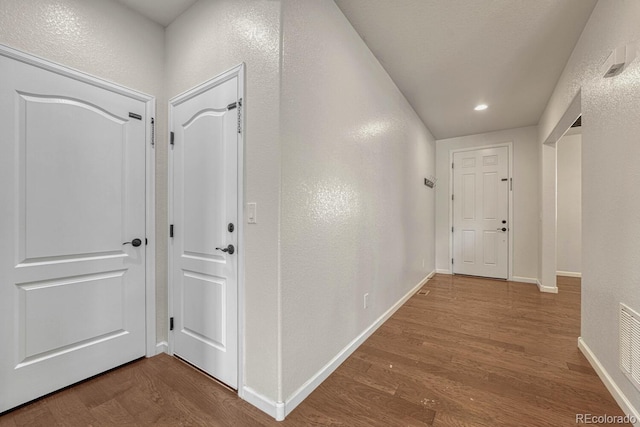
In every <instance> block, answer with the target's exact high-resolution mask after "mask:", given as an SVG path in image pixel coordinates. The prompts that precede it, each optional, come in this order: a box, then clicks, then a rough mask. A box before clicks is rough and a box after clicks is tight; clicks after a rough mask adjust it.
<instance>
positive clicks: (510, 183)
mask: <svg viewBox="0 0 640 427" xmlns="http://www.w3.org/2000/svg"><path fill="white" fill-rule="evenodd" d="M509 191H513V178H509Z"/></svg>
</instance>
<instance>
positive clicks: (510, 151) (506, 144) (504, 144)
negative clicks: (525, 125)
mask: <svg viewBox="0 0 640 427" xmlns="http://www.w3.org/2000/svg"><path fill="white" fill-rule="evenodd" d="M501 147H507V151H508V156H507V157H508V159H509V180H510V181H509V183H510V185H513V184H512V180H513V141H508V142H502V143H497V144H491V145H480V146H477V147H465V148H456V149H452V150H449V164H452V163H453V155H454V154H455V153H460V152H464V151H476V150H484V149H486V148H501ZM513 193H514V191H513V187H511V189H510V190H509V202H508V203H509V208H508V209H509V247H508V249H507V258H508V262H507V263H508V266H507V280H513V278H512V274H513V235H514V234H515V230H516V227H515V226H514V221H513ZM452 194H453V168H449V228H448V229H447V230H451V227H453V200H451V195H452ZM447 232H448V233H449V259H448V262H449V271H450V272H451V273H449V274H453V263H452V262H451V260H452V259H453V233H451V232H450V231H447Z"/></svg>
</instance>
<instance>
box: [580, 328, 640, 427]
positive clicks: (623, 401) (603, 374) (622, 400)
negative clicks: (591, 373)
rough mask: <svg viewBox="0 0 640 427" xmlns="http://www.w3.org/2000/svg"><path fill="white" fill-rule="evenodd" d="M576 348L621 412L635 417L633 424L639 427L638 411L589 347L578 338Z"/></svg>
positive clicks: (639, 411)
mask: <svg viewBox="0 0 640 427" xmlns="http://www.w3.org/2000/svg"><path fill="white" fill-rule="evenodd" d="M578 348H579V349H580V351H581V352H582V354H584V357H586V358H587V360H588V361H589V363H590V364H591V366H592V367H593V369H594V370H595V371H596V373H597V374H598V376H599V377H600V379H601V380H602V382H603V383H604V385H605V387H607V390H609V393H611V395H612V396H613V398H614V399H615V400H616V402H617V403H618V405H619V406H620V408H621V409H622V411H623V412H624V413H625V414H627V415H629V416H630V417H635V419H636V422H635V423H634V426H635V427H640V410H638V408H635V407H634V406H633V404H632V403H631V402H630V401H629V399H627V396H625V394H624V393H623V392H622V390H620V387H618V385H617V384H616V383H615V381H614V380H613V378H611V375H609V373H608V372H607V370H606V369H605V367H604V366H603V365H602V363H600V360H598V358H597V357H596V355H595V354H593V352H592V351H591V349H590V348H589V346H588V345H587V343H586V342H584V339H582V337H579V338H578Z"/></svg>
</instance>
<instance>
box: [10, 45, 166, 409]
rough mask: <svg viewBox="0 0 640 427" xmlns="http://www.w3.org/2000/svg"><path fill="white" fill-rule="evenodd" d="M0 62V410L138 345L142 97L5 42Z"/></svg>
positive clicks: (142, 256)
mask: <svg viewBox="0 0 640 427" xmlns="http://www.w3.org/2000/svg"><path fill="white" fill-rule="evenodd" d="M0 74H1V75H2V85H0V129H2V133H1V134H0V144H1V146H2V153H3V155H2V156H0V200H1V201H2V203H1V204H0V236H1V238H0V342H2V346H0V412H1V411H4V410H7V409H10V408H12V407H15V406H17V405H19V404H22V403H25V402H27V401H30V400H32V399H34V398H37V397H39V396H42V395H44V394H46V393H49V392H52V391H55V390H57V389H59V388H62V387H65V386H68V385H70V384H73V383H75V382H77V381H80V380H83V379H85V378H88V377H90V376H93V375H95V374H98V373H100V372H103V371H105V370H108V369H111V368H114V367H116V366H119V365H121V364H123V363H126V362H129V361H131V360H134V359H136V358H138V357H141V356H144V355H145V354H146V353H147V349H148V346H147V345H146V344H147V343H146V334H147V331H146V330H145V329H146V326H147V325H146V316H147V311H146V310H145V298H146V297H147V296H148V295H147V293H146V282H145V280H146V276H147V275H146V270H147V269H148V268H149V264H148V262H147V251H146V247H145V237H146V233H147V231H146V227H147V211H146V207H147V206H146V203H147V199H146V191H147V189H146V185H147V184H148V183H147V181H146V167H145V165H146V163H147V161H148V158H149V156H148V153H147V151H146V146H147V143H146V142H147V133H148V130H149V127H148V123H149V121H147V119H148V118H149V117H148V115H149V113H150V112H151V108H150V107H151V105H152V104H151V98H150V97H147V96H145V95H142V94H139V93H135V92H133V91H129V90H127V89H124V88H119V87H116V86H115V85H113V84H111V83H107V82H103V81H101V80H99V79H95V78H92V77H90V76H86V75H83V74H81V73H78V72H74V71H72V70H67V69H65V68H64V67H61V66H58V65H55V64H51V63H48V62H47V61H44V60H40V59H38V58H35V57H32V56H30V55H26V54H21V53H19V52H17V51H14V50H12V49H10V48H5V47H0ZM130 113H133V115H134V117H133V118H132V117H129V114H130ZM137 115H138V116H140V118H139V119H138V118H136V117H137ZM134 238H139V239H140V240H141V245H140V246H138V247H133V245H131V244H127V245H123V243H124V242H130V241H132V240H133V239H134ZM154 338H155V337H154Z"/></svg>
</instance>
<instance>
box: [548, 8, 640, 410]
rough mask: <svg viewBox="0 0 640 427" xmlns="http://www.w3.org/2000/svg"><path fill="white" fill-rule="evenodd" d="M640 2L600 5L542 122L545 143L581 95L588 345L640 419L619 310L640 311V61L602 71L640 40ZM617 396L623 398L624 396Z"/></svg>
mask: <svg viewBox="0 0 640 427" xmlns="http://www.w3.org/2000/svg"><path fill="white" fill-rule="evenodd" d="M638 22H640V2H637V1H606V0H605V1H603V0H600V1H599V2H598V4H597V5H596V7H595V9H594V10H593V13H592V15H591V18H590V19H589V21H588V23H587V25H586V26H585V29H584V31H583V33H582V36H581V37H580V40H579V41H578V44H577V45H576V47H575V49H574V51H573V53H572V55H571V58H570V59H569V61H568V63H567V66H566V67H565V70H564V72H563V73H562V76H561V78H560V80H559V81H558V84H557V85H556V88H555V90H554V92H553V95H552V96H551V99H550V100H549V104H548V105H547V108H546V110H545V112H544V114H543V116H542V118H541V120H540V125H539V128H540V140H539V143H540V144H542V142H543V141H545V140H546V139H547V137H548V135H549V134H550V133H551V132H552V130H553V129H554V127H555V126H556V124H557V123H558V121H559V120H560V119H561V118H562V116H563V114H564V112H565V110H566V109H567V107H568V106H569V105H570V103H571V101H572V100H573V98H574V96H575V95H576V93H578V91H580V92H581V99H582V123H583V125H582V177H583V179H582V201H583V202H582V207H583V211H582V219H583V221H582V226H583V233H582V239H583V240H582V242H583V252H582V256H583V258H582V338H581V346H582V348H583V349H584V352H585V353H586V354H587V355H588V356H589V357H591V359H592V361H593V363H594V364H595V365H596V367H597V368H598V369H599V370H600V372H601V373H602V375H601V378H604V380H605V382H608V383H609V386H610V387H611V388H610V390H613V391H614V392H615V393H614V395H616V396H617V399H618V403H620V405H621V406H622V407H623V409H625V410H627V411H635V414H634V415H635V416H636V417H639V418H640V390H638V389H637V388H635V387H634V386H633V385H632V384H631V382H630V381H629V380H628V379H627V378H626V377H625V376H624V375H623V373H622V371H621V370H620V368H619V367H618V360H619V349H618V315H619V314H618V311H619V304H620V303H624V304H626V305H628V306H629V307H631V308H632V309H634V310H636V311H640V292H638V283H640V262H638V260H640V245H638V241H640V216H639V215H638V212H640V197H638V186H637V184H638V181H639V180H640V172H639V171H640V169H638V162H637V159H639V158H640V144H638V135H639V134H640V121H639V120H638V117H639V116H640V91H638V82H639V81H640V61H638V59H636V60H635V61H633V62H631V63H630V64H628V66H627V68H626V69H625V70H624V71H623V72H622V73H621V74H619V75H618V76H616V77H613V78H608V79H604V78H602V72H601V69H600V67H601V65H602V64H603V63H604V61H605V59H606V58H607V57H608V56H609V54H610V53H611V52H612V51H613V50H614V49H615V48H616V47H619V46H624V45H625V44H627V43H632V46H631V47H632V48H633V49H636V52H637V49H638V42H639V41H640V26H639V25H638ZM616 390H617V392H616Z"/></svg>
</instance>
